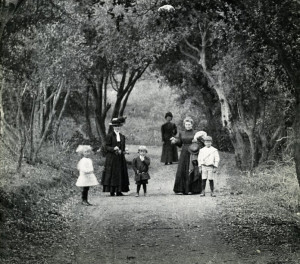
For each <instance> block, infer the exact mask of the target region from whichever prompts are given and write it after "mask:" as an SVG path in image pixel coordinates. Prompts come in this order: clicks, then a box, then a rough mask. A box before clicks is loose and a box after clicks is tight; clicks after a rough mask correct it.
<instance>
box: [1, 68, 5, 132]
mask: <svg viewBox="0 0 300 264" xmlns="http://www.w3.org/2000/svg"><path fill="white" fill-rule="evenodd" d="M3 88H4V78H3V72H2V67H1V65H0V137H2V136H3V132H4V110H3V102H2V94H3Z"/></svg>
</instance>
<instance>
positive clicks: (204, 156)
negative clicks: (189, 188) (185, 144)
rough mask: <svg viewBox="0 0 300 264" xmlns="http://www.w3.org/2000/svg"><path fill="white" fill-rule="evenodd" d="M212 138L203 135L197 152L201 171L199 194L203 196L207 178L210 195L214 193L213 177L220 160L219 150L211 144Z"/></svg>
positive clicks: (213, 195)
mask: <svg viewBox="0 0 300 264" xmlns="http://www.w3.org/2000/svg"><path fill="white" fill-rule="evenodd" d="M211 144H212V138H211V137H210V136H206V137H204V145H205V147H203V148H202V149H200V151H199V154H198V166H199V171H200V172H202V192H201V194H200V196H205V187H206V181H207V180H209V186H210V190H211V196H212V197H215V196H216V195H215V194H214V178H215V174H216V172H217V168H218V165H219V161H220V156H219V152H218V150H217V149H216V148H214V147H213V146H212V145H211Z"/></svg>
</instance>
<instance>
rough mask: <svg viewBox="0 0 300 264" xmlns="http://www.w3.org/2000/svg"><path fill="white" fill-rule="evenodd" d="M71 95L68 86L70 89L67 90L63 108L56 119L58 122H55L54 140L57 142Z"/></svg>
mask: <svg viewBox="0 0 300 264" xmlns="http://www.w3.org/2000/svg"><path fill="white" fill-rule="evenodd" d="M69 96H70V87H68V91H67V94H66V96H65V99H64V104H63V106H62V109H61V110H60V113H59V116H58V118H57V120H56V123H55V127H54V141H55V142H57V138H58V131H59V128H60V124H61V120H62V117H63V114H64V112H65V109H66V106H67V104H68V100H69Z"/></svg>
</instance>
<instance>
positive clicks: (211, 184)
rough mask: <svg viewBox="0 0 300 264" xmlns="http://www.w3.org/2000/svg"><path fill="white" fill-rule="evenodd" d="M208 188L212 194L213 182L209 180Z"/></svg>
mask: <svg viewBox="0 0 300 264" xmlns="http://www.w3.org/2000/svg"><path fill="white" fill-rule="evenodd" d="M209 187H210V190H211V192H214V181H213V180H209Z"/></svg>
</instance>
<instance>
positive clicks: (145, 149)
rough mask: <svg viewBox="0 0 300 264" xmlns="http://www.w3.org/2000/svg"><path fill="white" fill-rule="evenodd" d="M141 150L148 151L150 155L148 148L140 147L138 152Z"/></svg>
mask: <svg viewBox="0 0 300 264" xmlns="http://www.w3.org/2000/svg"><path fill="white" fill-rule="evenodd" d="M141 150H143V151H146V153H148V150H147V147H146V146H139V148H138V152H140V151H141Z"/></svg>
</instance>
